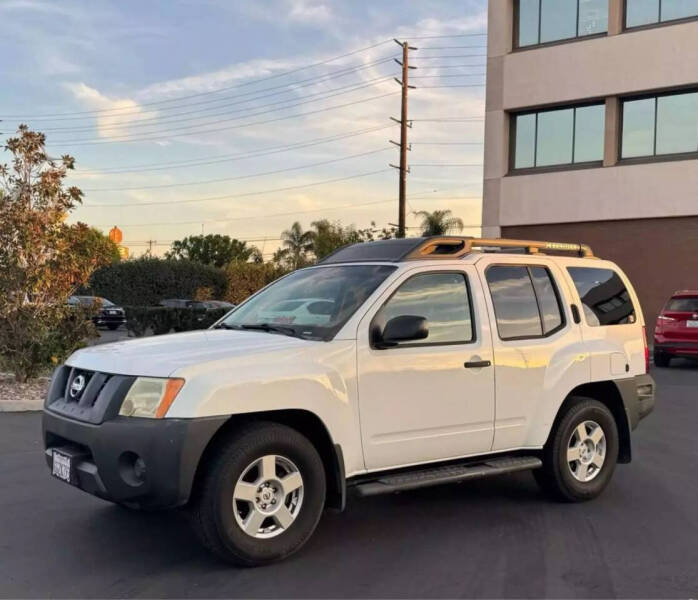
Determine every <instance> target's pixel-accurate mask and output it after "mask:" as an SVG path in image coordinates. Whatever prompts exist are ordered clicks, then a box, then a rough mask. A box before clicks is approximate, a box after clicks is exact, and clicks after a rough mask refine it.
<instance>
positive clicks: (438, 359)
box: [357, 265, 494, 470]
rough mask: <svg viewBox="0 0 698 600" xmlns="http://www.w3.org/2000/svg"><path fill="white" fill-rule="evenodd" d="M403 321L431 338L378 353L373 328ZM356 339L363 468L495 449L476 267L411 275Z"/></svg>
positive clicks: (487, 340)
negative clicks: (412, 319) (423, 327)
mask: <svg viewBox="0 0 698 600" xmlns="http://www.w3.org/2000/svg"><path fill="white" fill-rule="evenodd" d="M406 315H411V316H420V317H424V318H426V319H427V328H428V329H429V333H428V336H427V337H426V338H425V339H421V340H413V341H405V342H399V343H397V344H396V345H395V346H393V347H388V348H382V347H379V345H378V344H376V341H375V335H374V334H372V330H375V329H376V328H378V329H379V330H380V329H381V328H382V327H384V326H385V323H387V321H389V320H390V319H392V318H395V317H399V316H406ZM357 338H358V339H357V344H358V345H357V353H358V361H357V366H358V381H359V408H360V415H361V435H362V442H363V450H364V460H365V464H366V468H367V469H369V470H372V469H382V468H391V467H399V466H406V465H410V464H414V463H422V462H428V461H437V460H446V459H450V458H458V457H463V456H467V455H470V454H478V453H482V452H487V451H489V450H490V449H491V447H492V441H493V432H494V367H493V366H492V339H491V334H490V327H489V320H488V317H487V312H486V308H485V300H484V297H483V294H482V290H481V288H480V285H479V282H478V278H477V274H476V272H475V269H474V268H473V267H471V266H470V265H463V266H459V267H457V268H444V269H443V270H439V271H435V270H424V269H421V270H420V269H413V270H411V271H409V272H406V273H405V274H403V276H402V277H401V278H399V279H398V280H397V281H396V282H395V283H394V284H393V286H391V287H390V288H389V289H388V290H386V292H385V293H384V294H383V296H382V297H381V298H380V299H379V301H378V302H377V303H376V304H375V305H374V306H373V307H372V308H371V310H370V311H369V312H368V313H367V314H366V315H365V316H364V318H363V319H362V320H361V323H360V324H359V330H358V335H357ZM372 338H373V339H372Z"/></svg>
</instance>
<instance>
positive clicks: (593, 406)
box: [533, 397, 618, 502]
mask: <svg viewBox="0 0 698 600" xmlns="http://www.w3.org/2000/svg"><path fill="white" fill-rule="evenodd" d="M594 426H596V427H598V428H599V429H600V431H601V434H602V436H603V437H602V438H599V432H598V431H597V430H596V428H595V427H594ZM582 431H583V432H584V434H582V433H581V432H582ZM582 435H584V436H585V437H584V444H581V443H580V441H579V440H580V437H581V436H582ZM592 438H593V439H592ZM595 440H597V441H598V443H596V442H595ZM592 444H593V446H594V448H593V449H592V448H591V445H592ZM582 446H585V448H583V447H582ZM570 447H571V448H570ZM568 451H569V453H570V454H568ZM572 456H575V457H577V458H576V459H575V460H573V461H569V462H568V457H572ZM542 458H543V467H542V468H541V469H537V470H535V471H533V474H534V476H535V478H536V481H538V483H539V484H540V486H541V487H542V488H543V490H544V491H546V492H547V493H548V494H549V495H551V496H552V497H554V498H555V499H557V500H561V501H564V502H584V501H586V500H592V499H593V498H596V497H597V496H598V495H599V494H600V493H601V492H602V491H603V490H604V488H605V487H606V486H607V485H608V482H609V481H610V480H611V476H612V475H613V471H614V470H615V468H616V462H617V461H618V426H617V425H616V421H615V419H614V417H613V414H612V413H611V411H610V410H609V409H608V408H607V407H606V406H605V405H604V404H601V402H598V401H597V400H593V399H591V398H583V397H573V398H571V402H570V403H569V405H568V406H567V408H566V410H565V412H564V414H562V415H560V416H559V417H558V419H557V420H556V425H555V428H554V430H553V431H552V432H551V434H550V438H549V439H548V442H547V443H546V445H545V447H544V448H543V456H542ZM587 461H590V462H587ZM599 463H601V464H600V465H599Z"/></svg>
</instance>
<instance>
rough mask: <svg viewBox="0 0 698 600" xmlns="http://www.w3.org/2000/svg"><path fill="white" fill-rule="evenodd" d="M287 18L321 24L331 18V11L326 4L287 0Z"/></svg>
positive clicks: (303, 0) (305, 0)
mask: <svg viewBox="0 0 698 600" xmlns="http://www.w3.org/2000/svg"><path fill="white" fill-rule="evenodd" d="M288 5H289V9H290V10H289V13H288V18H289V19H290V20H292V21H296V22H298V23H309V24H321V23H327V22H328V21H329V20H330V19H332V18H333V15H332V11H331V10H330V8H329V7H328V6H327V5H326V4H318V3H317V2H309V1H308V0H288Z"/></svg>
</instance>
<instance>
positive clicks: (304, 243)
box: [276, 221, 313, 269]
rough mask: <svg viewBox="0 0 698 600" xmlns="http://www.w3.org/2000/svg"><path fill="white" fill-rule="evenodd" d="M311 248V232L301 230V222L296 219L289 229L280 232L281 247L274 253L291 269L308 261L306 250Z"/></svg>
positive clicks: (308, 250)
mask: <svg viewBox="0 0 698 600" xmlns="http://www.w3.org/2000/svg"><path fill="white" fill-rule="evenodd" d="M312 249H313V232H312V231H303V228H302V227H301V224H300V223H299V222H298V221H296V222H295V223H294V224H293V225H291V228H290V229H287V230H286V231H284V232H282V233H281V248H280V249H279V251H278V252H277V253H276V257H278V259H282V260H283V261H284V262H286V263H287V264H288V266H289V267H291V268H293V269H298V268H299V267H302V266H304V265H305V264H307V262H308V257H307V255H308V252H310V251H311V250H312Z"/></svg>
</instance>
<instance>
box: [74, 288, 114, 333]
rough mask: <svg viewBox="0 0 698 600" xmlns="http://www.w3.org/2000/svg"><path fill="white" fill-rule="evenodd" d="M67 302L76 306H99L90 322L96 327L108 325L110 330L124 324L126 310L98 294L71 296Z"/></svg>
mask: <svg viewBox="0 0 698 600" xmlns="http://www.w3.org/2000/svg"><path fill="white" fill-rule="evenodd" d="M68 304H70V305H73V306H77V305H78V304H79V305H82V306H89V307H92V306H95V305H97V306H99V312H98V313H97V314H96V315H95V316H94V317H92V322H93V323H94V324H95V325H97V326H98V327H101V326H104V327H108V328H109V329H111V330H112V331H113V330H114V329H117V328H118V327H119V326H121V325H125V324H126V312H125V311H124V309H123V308H121V307H120V306H117V305H116V304H114V303H113V302H110V301H109V300H107V299H106V298H101V297H100V296H71V297H70V298H68Z"/></svg>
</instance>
